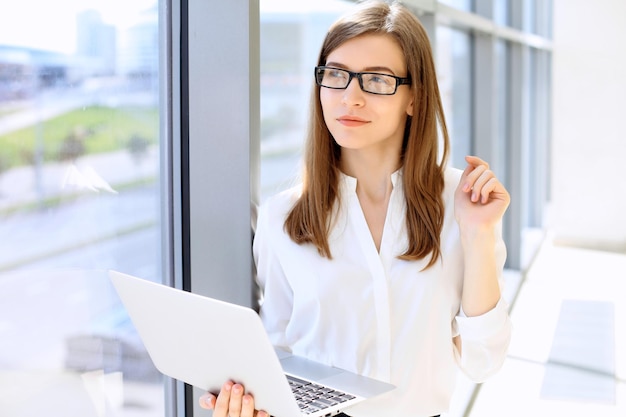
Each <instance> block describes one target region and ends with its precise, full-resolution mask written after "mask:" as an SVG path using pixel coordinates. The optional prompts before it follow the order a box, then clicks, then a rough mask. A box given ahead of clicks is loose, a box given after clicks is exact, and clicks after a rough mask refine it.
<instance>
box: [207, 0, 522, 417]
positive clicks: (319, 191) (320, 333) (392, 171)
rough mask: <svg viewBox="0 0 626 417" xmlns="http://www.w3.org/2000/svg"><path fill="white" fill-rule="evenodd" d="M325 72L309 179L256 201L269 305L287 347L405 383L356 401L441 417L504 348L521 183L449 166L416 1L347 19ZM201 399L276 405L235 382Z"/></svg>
mask: <svg viewBox="0 0 626 417" xmlns="http://www.w3.org/2000/svg"><path fill="white" fill-rule="evenodd" d="M315 80H316V87H315V89H314V93H313V106H312V114H311V122H310V127H309V132H308V138H307V147H306V153H305V164H304V175H303V181H302V184H301V186H300V187H298V188H295V189H292V190H289V191H287V192H283V193H281V194H279V195H277V196H275V197H273V198H271V199H270V200H268V202H267V203H266V204H264V206H263V207H262V208H261V211H260V214H259V219H258V226H257V231H256V235H255V240H254V256H255V261H256V265H257V273H258V282H259V285H260V287H261V289H262V290H263V302H262V306H261V311H260V314H261V317H262V319H263V322H264V324H265V326H266V329H267V331H268V333H269V335H270V338H271V339H272V341H273V343H274V344H275V345H277V346H280V347H282V348H284V349H288V350H290V351H293V352H294V353H296V354H298V355H302V356H306V357H308V358H311V359H313V360H316V361H320V362H324V363H327V364H330V365H333V366H337V367H340V368H344V369H348V370H350V371H354V372H358V373H360V374H364V375H367V376H370V377H373V378H377V379H380V380H384V381H388V382H391V383H392V384H394V385H395V386H397V389H395V390H393V391H391V392H390V393H388V394H384V395H382V396H379V397H376V398H374V399H371V400H369V401H366V402H364V403H362V404H360V405H357V406H354V407H352V408H350V409H349V410H347V411H346V413H347V414H350V415H351V416H355V417H361V416H433V415H438V414H440V413H442V412H445V411H446V410H447V408H448V406H449V401H450V397H451V395H452V392H453V390H454V382H455V378H456V369H458V368H457V366H458V367H460V368H461V369H462V370H463V371H464V372H465V373H466V374H467V375H468V376H469V377H470V378H472V379H473V380H475V381H483V380H485V379H486V378H487V377H488V376H490V375H491V374H493V373H494V372H496V371H497V370H498V369H499V368H500V366H501V364H502V362H503V360H504V357H505V354H506V350H507V347H508V343H509V338H510V322H509V317H508V313H507V308H506V305H505V302H504V301H503V300H502V299H501V292H500V286H499V278H500V276H501V273H502V268H503V265H504V259H505V256H506V254H505V248H504V244H503V241H502V238H501V231H500V224H501V220H502V216H503V215H504V212H505V210H506V208H507V206H508V204H509V195H508V193H507V191H506V190H505V188H504V187H503V186H502V184H501V183H500V182H499V181H498V180H497V178H496V177H495V176H494V174H493V172H491V171H490V170H489V167H488V165H487V164H486V163H485V162H484V161H482V160H481V159H479V158H477V157H473V156H468V157H466V161H467V167H466V168H465V170H464V171H463V172H461V171H459V170H455V169H452V168H447V167H446V159H447V154H448V135H447V131H446V126H445V121H444V117H443V111H442V106H441V100H440V96H439V91H438V87H437V80H436V76H435V69H434V64H433V58H432V52H431V49H430V46H429V41H428V38H427V35H426V32H425V31H424V29H423V27H422V26H421V24H420V23H419V21H418V20H417V19H416V18H415V16H414V15H413V14H411V13H410V12H409V11H408V10H407V9H405V8H404V7H403V6H401V5H399V4H393V5H389V4H386V3H382V2H374V3H371V2H369V3H365V4H363V5H361V6H360V7H358V8H357V9H356V10H355V11H354V13H352V14H350V15H347V16H345V17H343V18H342V19H340V20H339V21H338V22H336V23H335V24H334V25H333V26H332V27H331V28H330V30H329V32H328V34H327V36H326V39H325V41H324V43H323V45H322V49H321V53H320V56H319V60H318V67H316V69H315ZM438 129H439V131H440V132H441V138H442V142H443V144H442V145H440V143H439V142H440V138H439V137H438ZM440 147H441V150H442V154H441V155H440V154H439V150H440ZM200 402H201V404H202V406H203V407H205V408H214V414H213V415H214V416H216V417H226V416H230V417H239V416H242V417H248V416H253V415H256V416H258V417H261V416H266V415H267V413H265V412H263V411H256V410H255V409H254V399H253V398H252V396H251V395H249V394H246V393H245V388H244V387H243V386H242V385H241V384H238V383H233V382H231V381H229V382H227V383H226V384H225V385H224V386H223V388H222V391H221V392H220V393H219V395H218V396H217V397H216V396H214V395H213V394H210V393H208V394H206V395H205V396H203V397H202V398H201V399H200Z"/></svg>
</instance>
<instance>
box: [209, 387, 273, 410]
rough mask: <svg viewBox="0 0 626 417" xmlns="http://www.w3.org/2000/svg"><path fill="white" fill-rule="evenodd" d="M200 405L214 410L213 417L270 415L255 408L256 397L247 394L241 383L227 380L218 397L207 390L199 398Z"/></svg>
mask: <svg viewBox="0 0 626 417" xmlns="http://www.w3.org/2000/svg"><path fill="white" fill-rule="evenodd" d="M199 402H200V407H202V408H206V409H207V410H213V417H269V414H267V413H266V412H265V411H260V410H255V409H254V397H252V395H250V394H246V392H245V388H244V387H243V385H241V384H236V383H234V382H232V381H227V382H226V383H225V384H224V385H222V389H221V390H220V392H219V394H218V395H217V397H216V396H215V394H213V393H210V392H207V393H206V394H204V395H203V396H201V397H200V399H199Z"/></svg>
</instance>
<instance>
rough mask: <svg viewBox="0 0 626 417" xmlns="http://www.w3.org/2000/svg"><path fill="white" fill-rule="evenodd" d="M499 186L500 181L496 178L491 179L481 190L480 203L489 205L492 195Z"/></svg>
mask: <svg viewBox="0 0 626 417" xmlns="http://www.w3.org/2000/svg"><path fill="white" fill-rule="evenodd" d="M497 186H498V180H497V179H496V178H495V177H492V178H490V179H489V181H487V182H486V183H485V185H483V187H482V188H481V190H480V202H481V203H483V204H487V203H488V202H489V199H490V198H491V194H492V193H493V192H494V191H495V190H496V187H497Z"/></svg>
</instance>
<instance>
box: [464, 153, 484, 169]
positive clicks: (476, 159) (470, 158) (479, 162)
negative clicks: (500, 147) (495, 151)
mask: <svg viewBox="0 0 626 417" xmlns="http://www.w3.org/2000/svg"><path fill="white" fill-rule="evenodd" d="M465 162H467V163H468V164H470V165H472V166H474V167H477V166H479V165H485V166H486V167H487V169H489V163H488V162H486V161H483V160H482V159H480V158H479V157H477V156H474V155H467V156H466V157H465Z"/></svg>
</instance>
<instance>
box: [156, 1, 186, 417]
mask: <svg viewBox="0 0 626 417" xmlns="http://www.w3.org/2000/svg"><path fill="white" fill-rule="evenodd" d="M158 7H159V120H160V124H159V134H160V138H159V145H160V152H159V155H160V175H159V178H160V194H161V196H162V197H161V199H160V200H161V209H160V215H161V222H160V223H161V280H162V282H163V283H164V284H166V285H170V286H174V287H177V288H180V287H181V285H182V256H183V253H182V242H181V237H182V233H181V227H182V207H181V201H182V193H181V187H180V184H181V181H180V178H181V177H180V175H181V169H182V164H181V146H180V145H181V141H180V139H181V112H180V104H181V91H180V80H181V72H180V56H181V50H180V46H181V43H180V29H181V25H182V22H181V11H180V4H179V2H175V1H172V0H162V1H159V6H158ZM163 395H164V397H165V398H164V405H165V408H164V415H165V417H178V416H184V415H185V401H184V398H185V387H184V384H183V383H181V382H178V381H176V380H174V379H172V378H165V379H164V382H163Z"/></svg>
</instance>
